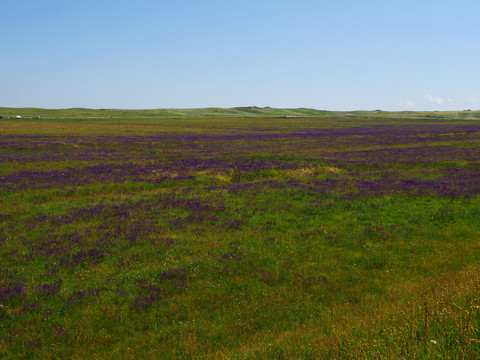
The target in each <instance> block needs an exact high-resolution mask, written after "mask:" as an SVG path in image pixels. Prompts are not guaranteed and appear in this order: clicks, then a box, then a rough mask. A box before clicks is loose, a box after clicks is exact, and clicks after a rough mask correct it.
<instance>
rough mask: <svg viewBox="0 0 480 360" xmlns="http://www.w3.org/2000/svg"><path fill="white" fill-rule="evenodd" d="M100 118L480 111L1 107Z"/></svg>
mask: <svg viewBox="0 0 480 360" xmlns="http://www.w3.org/2000/svg"><path fill="white" fill-rule="evenodd" d="M18 115H19V116H21V117H22V118H36V117H40V118H68V119H70V118H72V119H75V118H78V119H88V118H98V119H102V118H103V119H105V118H111V119H122V118H162V117H169V118H175V117H178V118H182V117H190V118H192V117H193V118H195V117H239V118H240V117H269V118H302V117H303V118H306V117H332V116H334V117H338V116H359V117H365V116H367V117H371V116H375V117H379V116H381V117H397V116H398V117H430V118H445V117H449V118H463V119H473V118H475V119H478V118H479V117H480V111H470V110H468V111H444V112H432V111H430V112H415V111H401V112H388V111H381V110H373V111H327V110H317V109H310V108H292V109H280V108H272V107H268V106H267V107H257V106H243V107H242V106H241V107H232V108H219V107H207V108H187V109H87V108H68V109H43V108H34V107H25V108H12V107H0V116H1V117H3V118H14V117H16V116H18Z"/></svg>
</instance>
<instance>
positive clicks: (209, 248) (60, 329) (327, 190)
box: [0, 118, 480, 359]
mask: <svg viewBox="0 0 480 360" xmlns="http://www.w3.org/2000/svg"><path fill="white" fill-rule="evenodd" d="M367 120H368V119H367ZM367 120H363V121H361V122H359V123H356V122H355V119H351V118H349V119H347V118H339V119H334V120H330V121H329V122H327V123H324V122H322V121H323V120H322V119H308V120H305V121H303V122H302V126H299V127H298V128H297V127H295V126H292V125H291V120H290V121H287V120H284V119H270V120H268V121H267V120H264V121H262V122H261V124H260V125H258V124H255V122H254V120H249V121H246V122H244V123H242V122H241V121H239V120H236V122H235V121H234V120H231V119H219V120H216V121H217V122H216V123H215V124H216V127H215V128H212V130H209V129H205V128H202V130H201V131H199V130H198V129H195V128H194V125H195V124H196V122H195V121H193V120H192V121H190V122H188V123H185V125H178V127H177V128H174V130H172V126H173V125H172V124H176V123H175V121H176V120H168V121H169V122H167V124H170V125H171V126H170V127H168V130H167V127H166V125H165V121H163V122H159V123H158V124H156V123H155V122H154V120H150V122H149V123H148V131H147V130H146V128H144V126H146V125H145V123H144V122H141V121H139V120H137V121H136V120H129V121H125V126H127V125H128V129H129V133H127V132H126V131H122V130H118V126H115V127H114V126H113V125H111V126H110V127H109V124H108V123H105V124H103V126H102V132H100V131H99V132H98V133H92V132H91V131H90V132H89V131H85V133H82V129H87V125H89V124H84V123H82V122H80V121H79V122H71V123H67V124H66V125H64V128H62V130H61V131H60V132H59V133H58V134H54V133H52V131H50V130H49V131H47V129H48V127H49V126H53V125H54V124H55V122H54V121H52V122H49V121H45V122H44V123H42V122H38V124H37V125H36V126H37V127H36V128H35V129H36V130H35V131H33V130H32V131H31V132H30V133H29V130H28V127H27V128H25V129H22V131H18V130H15V129H16V128H13V127H5V128H4V129H5V131H3V132H1V133H0V194H1V202H0V259H1V263H2V266H1V268H0V321H1V324H2V326H1V330H0V357H4V358H15V356H20V357H21V358H64V357H65V356H67V357H68V356H70V357H72V358H73V357H75V358H89V357H90V356H92V357H96V358H113V357H116V356H121V357H125V358H138V357H139V356H140V357H145V358H239V359H240V358H242V359H243V358H322V357H323V358H325V357H337V358H344V357H347V358H348V357H351V356H357V355H358V356H361V355H362V353H358V352H355V351H357V350H354V349H353V347H352V346H353V345H352V344H355V343H359V342H362V343H363V344H364V345H365V348H368V347H369V346H373V345H372V344H375V343H380V344H382V346H384V345H385V344H387V343H389V341H391V338H389V337H388V336H387V333H386V332H382V331H380V330H378V329H383V328H389V329H393V330H392V331H396V334H397V336H398V337H399V338H401V339H402V340H401V341H403V342H404V343H402V344H404V345H405V344H407V345H408V346H407V345H405V346H406V348H408V349H409V351H411V352H410V354H412V352H413V353H415V354H417V356H419V355H418V354H419V352H417V351H420V350H418V349H417V347H418V348H422V346H423V345H422V344H424V343H426V340H425V339H427V338H428V339H430V338H433V337H435V338H439V337H440V335H439V334H440V333H441V331H440V330H441V328H440V325H441V324H440V323H438V324H437V323H433V322H432V323H431V325H430V327H427V326H426V325H425V324H426V322H425V321H426V320H425V316H423V318H422V311H423V310H422V309H423V308H422V305H421V304H423V303H426V302H428V301H434V299H436V298H435V296H434V295H431V294H430V293H428V294H427V295H425V294H426V293H425V292H423V293H422V291H421V289H422V288H429V286H430V285H429V284H432V282H433V281H434V280H435V281H436V279H438V278H439V277H441V276H444V277H445V278H446V279H452V278H453V277H454V276H463V275H462V274H464V273H465V271H467V270H468V271H470V272H469V273H468V274H471V271H472V270H471V269H472V267H474V266H475V264H476V263H477V261H478V254H479V245H478V232H477V231H478V230H480V225H479V224H480V221H479V220H480V211H479V207H478V205H479V201H478V200H479V193H480V125H479V124H478V122H475V121H471V122H468V121H454V120H451V121H447V120H445V121H443V122H440V121H427V120H422V119H417V120H415V121H413V120H410V121H404V122H402V121H401V119H399V120H398V121H392V120H389V119H387V120H385V119H373V120H372V119H371V120H368V121H367ZM197 121H198V122H201V121H202V120H197ZM99 122H101V121H100V120H99ZM12 123H13V122H12ZM25 124H28V123H25ZM152 124H155V125H154V130H155V131H151V127H152V126H153V125H152ZM192 124H193V125H192ZM42 126H44V128H45V131H43V132H42V131H39V130H38V129H39V128H40V129H42ZM182 126H184V127H182ZM130 132H131V133H132V134H130ZM440 275H441V276H440ZM465 276H466V275H465ZM469 276H470V275H469ZM445 281H447V280H445ZM426 284H427V285H426ZM440 286H446V285H444V284H443V285H440ZM448 289H449V290H448V291H451V293H452V295H451V297H450V299H451V301H452V304H453V302H455V304H457V305H456V306H459V307H461V306H462V304H463V303H462V301H467V300H465V299H466V297H467V295H466V294H467V292H468V291H470V288H467V287H465V288H462V289H460V290H458V289H457V290H455V291H456V292H455V291H454V290H451V289H453V287H452V286H450V285H448ZM445 291H447V290H445ZM448 291H447V292H448ZM461 291H464V293H462V292H461ZM412 294H413V295H412ZM462 294H463V295H462ZM468 294H470V293H468ZM422 296H423V297H422ZM462 296H463V297H462ZM468 296H469V295H468ZM458 299H460V300H458ZM473 299H475V300H473ZM449 301H450V300H449ZM456 301H457V302H456ZM468 301H470V302H472V301H477V300H476V298H472V299H470V298H468ZM407 302H408V304H409V305H408V306H410V304H420V305H418V307H417V308H416V309H417V310H418V309H420V310H418V311H417V312H415V311H416V310H415V311H411V314H412V315H411V318H410V317H407V318H408V319H406V320H405V321H407V323H408V321H410V323H408V324H410V325H411V328H408V326H410V325H408V324H407V325H408V326H407V325H406V326H407V327H402V325H401V324H400V323H399V322H398V321H397V320H398V319H399V318H401V317H402V316H403V315H401V314H403V313H402V312H401V311H400V310H399V309H400V308H401V306H400V305H401V304H407ZM459 304H460V305H459ZM405 306H406V305H405ZM412 306H413V305H412ZM425 306H426V305H425ZM452 306H453V305H452ZM470 306H477V303H470ZM376 308H378V309H381V312H382V314H384V319H383V320H382V319H380V318H379V317H377V316H376V315H375V311H374V309H376ZM478 308H480V302H479V303H478ZM471 309H474V310H475V311H476V309H477V308H474V307H471ZM379 311H380V310H379ZM402 311H403V310H402ZM425 311H426V310H425ZM438 311H440V310H438ZM467 311H468V310H467ZM472 311H473V310H472ZM472 311H471V313H470V314H469V320H468V324H467V327H466V328H465V331H464V332H466V331H467V330H468V331H469V333H468V336H469V338H472V339H476V340H475V341H474V340H472V341H469V342H468V344H463V345H462V343H461V341H460V340H458V339H457V337H456V335H455V333H459V330H458V329H457V328H455V329H456V330H455V329H454V330H451V334H450V335H449V337H448V339H447V337H446V335H444V340H442V341H443V344H444V348H443V352H435V351H436V350H427V349H426V345H425V346H423V348H422V349H423V350H422V351H424V352H423V354H427V355H428V354H430V355H431V354H434V355H438V354H442V356H443V355H445V356H446V355H449V354H456V355H455V356H457V355H458V354H461V353H460V352H457V350H458V351H460V350H459V349H463V350H462V351H464V353H465V354H468V356H473V355H472V354H477V353H478V352H479V351H480V349H479V345H478V344H479V343H480V337H479V335H478V334H480V332H479V331H477V329H478V327H477V326H478V324H479V323H480V314H478V315H477V314H476V312H472ZM432 314H433V313H432ZM409 316H410V315H409ZM415 316H417V317H416V318H415ZM429 316H430V315H429ZM433 316H434V315H431V319H434V317H433ZM452 316H454V315H452ZM385 319H389V320H388V321H390V322H388V321H387V320H385ZM422 319H423V320H422ZM452 319H453V318H452ZM422 321H423V323H422ZM432 321H433V320H432ZM449 321H450V320H449ZM452 321H453V320H452ZM349 323H351V324H355V326H359V328H358V327H357V330H355V328H353V329H352V326H353V325H352V326H349V325H348V324H349ZM366 323H368V324H369V325H368V326H369V327H370V328H371V329H373V330H372V331H370V332H369V331H368V330H366V329H365V328H364V329H363V330H362V325H361V324H366ZM422 324H423V325H422ZM417 326H418V327H422V326H423V328H421V329H420V328H419V329H417V330H415V331H416V332H415V331H414V330H412V329H413V328H414V327H415V329H416V327H417ZM435 326H437V328H436V327H435ZM452 326H453V325H452ZM462 326H463V325H462ZM469 326H470V327H469ZM363 327H365V325H363ZM332 329H336V330H332ZM408 329H410V330H411V331H413V333H415V334H416V335H412V339H413V340H411V339H410V337H409V335H408V331H409V330H408ZM442 331H443V330H442ZM415 336H417V340H415ZM462 336H463V337H465V336H467V335H465V334H463V335H461V336H460V335H459V336H458V338H460V337H462ZM393 338H395V337H393ZM409 341H410V342H409ZM447 343H448V344H447ZM447 345H448V346H447ZM402 346H403V345H402ZM462 346H463V348H462ZM395 349H396V350H395V351H396V352H394V354H396V355H399V356H400V355H405V353H402V350H401V348H400V347H399V348H398V349H397V348H395ZM92 354H94V355H92ZM119 354H120V355H119ZM365 354H366V353H365ZM365 354H363V355H365ZM382 354H383V355H382V356H386V357H388V356H389V355H388V353H382ZM407 356H408V354H407ZM432 356H433V355H432Z"/></svg>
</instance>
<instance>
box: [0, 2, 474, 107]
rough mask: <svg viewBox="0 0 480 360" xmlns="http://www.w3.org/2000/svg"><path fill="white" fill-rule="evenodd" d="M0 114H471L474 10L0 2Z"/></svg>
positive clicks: (390, 5) (422, 5)
mask: <svg viewBox="0 0 480 360" xmlns="http://www.w3.org/2000/svg"><path fill="white" fill-rule="evenodd" d="M0 14H1V16H0V106H9V107H44V108H68V107H88V108H186V107H208V106H218V107H233V106H250V105H255V106H272V107H283V108H285V107H311V108H316V109H326V110H357V109H365V110H371V109H383V110H462V109H480V20H479V19H480V17H479V16H480V1H478V0H470V1H469V0H451V1H442V0H436V1H434V0H403V1H397V0H364V1H359V0H358V1H354V0H331V1H323V0H317V1H314V0H289V1H286V0H255V1H254V0H230V1H229V0H223V1H220V0H129V1H127V0H0Z"/></svg>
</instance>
